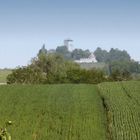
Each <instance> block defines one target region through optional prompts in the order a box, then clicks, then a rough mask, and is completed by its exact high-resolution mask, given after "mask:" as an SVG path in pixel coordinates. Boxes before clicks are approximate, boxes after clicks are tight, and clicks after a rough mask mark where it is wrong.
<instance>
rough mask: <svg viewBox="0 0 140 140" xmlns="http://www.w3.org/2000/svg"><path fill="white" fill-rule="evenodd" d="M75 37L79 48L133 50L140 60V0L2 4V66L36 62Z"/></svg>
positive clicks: (15, 0) (2, 0)
mask: <svg viewBox="0 0 140 140" xmlns="http://www.w3.org/2000/svg"><path fill="white" fill-rule="evenodd" d="M67 38H71V39H72V40H74V41H73V48H82V49H89V50H91V51H94V50H95V49H96V48H97V47H101V48H102V49H106V50H109V49H110V48H119V49H121V50H127V51H128V53H129V54H130V55H131V57H132V58H133V59H135V60H137V61H140V1H139V0H0V68H14V67H17V66H24V65H27V64H29V63H30V60H31V58H33V57H35V56H36V55H37V52H38V50H39V49H40V48H41V47H42V45H43V44H44V43H45V45H46V49H48V50H49V49H52V48H53V49H55V48H56V47H57V46H60V45H63V40H64V39H67Z"/></svg>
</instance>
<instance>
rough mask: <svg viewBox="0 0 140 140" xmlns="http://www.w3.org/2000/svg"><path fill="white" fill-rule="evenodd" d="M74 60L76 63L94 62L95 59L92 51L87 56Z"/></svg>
mask: <svg viewBox="0 0 140 140" xmlns="http://www.w3.org/2000/svg"><path fill="white" fill-rule="evenodd" d="M74 62H76V63H96V62H97V60H96V57H95V55H94V53H91V55H90V56H89V58H81V59H80V60H75V61H74Z"/></svg>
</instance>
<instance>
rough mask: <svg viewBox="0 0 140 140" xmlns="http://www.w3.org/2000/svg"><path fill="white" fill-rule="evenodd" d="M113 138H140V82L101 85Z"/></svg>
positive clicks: (120, 139) (123, 139)
mask: <svg viewBox="0 0 140 140" xmlns="http://www.w3.org/2000/svg"><path fill="white" fill-rule="evenodd" d="M99 89H100V94H101V96H102V99H103V102H104V107H105V109H106V117H107V121H108V134H109V136H110V139H111V140H140V102H139V101H140V82H116V83H104V84H100V85H99Z"/></svg>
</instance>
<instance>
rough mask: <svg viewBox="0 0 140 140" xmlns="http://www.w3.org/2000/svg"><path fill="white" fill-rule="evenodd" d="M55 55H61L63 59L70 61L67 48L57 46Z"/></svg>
mask: <svg viewBox="0 0 140 140" xmlns="http://www.w3.org/2000/svg"><path fill="white" fill-rule="evenodd" d="M56 53H57V54H59V55H62V56H63V57H64V58H65V59H71V53H70V51H69V50H68V47H67V46H58V47H57V48H56Z"/></svg>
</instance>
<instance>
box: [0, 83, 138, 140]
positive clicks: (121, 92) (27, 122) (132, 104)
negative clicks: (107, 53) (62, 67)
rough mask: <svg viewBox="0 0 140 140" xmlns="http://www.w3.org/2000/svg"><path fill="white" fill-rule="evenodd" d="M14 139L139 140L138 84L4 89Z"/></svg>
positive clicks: (3, 112) (1, 104)
mask: <svg viewBox="0 0 140 140" xmlns="http://www.w3.org/2000/svg"><path fill="white" fill-rule="evenodd" d="M0 99H1V101H0V126H1V127H2V126H4V123H5V122H6V121H8V120H11V121H12V122H13V125H12V126H10V127H9V128H8V131H9V132H10V134H11V136H12V140H140V82H133V81H132V82H114V83H111V82H110V83H102V84H99V85H86V84H79V85H78V84H77V85H76V84H62V85H3V86H0Z"/></svg>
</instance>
